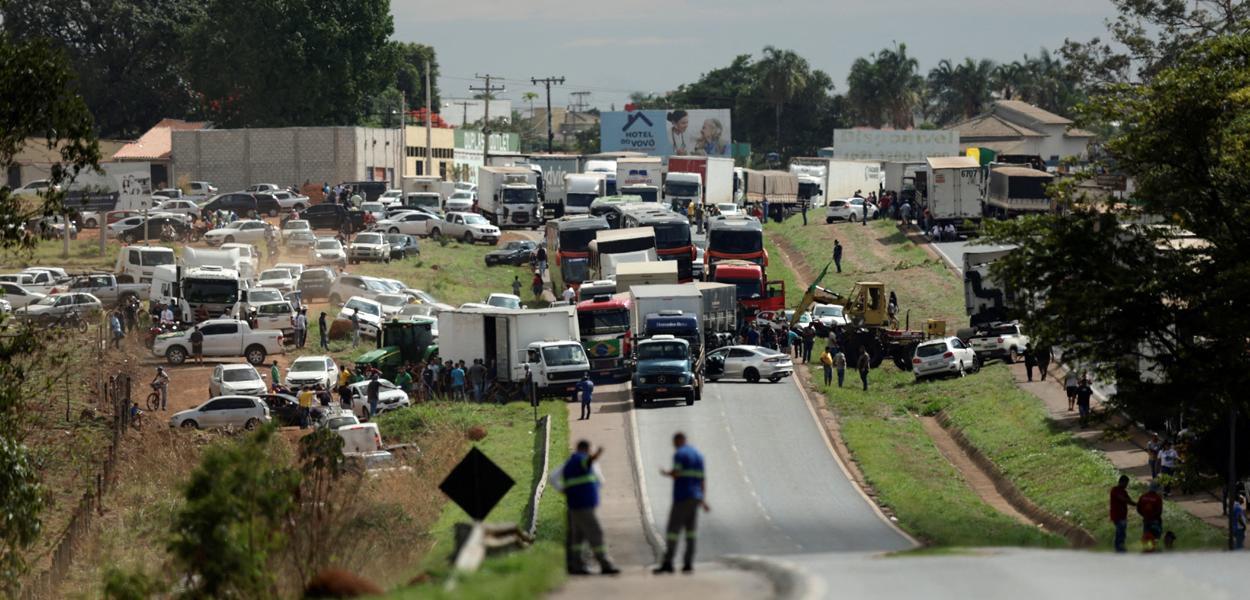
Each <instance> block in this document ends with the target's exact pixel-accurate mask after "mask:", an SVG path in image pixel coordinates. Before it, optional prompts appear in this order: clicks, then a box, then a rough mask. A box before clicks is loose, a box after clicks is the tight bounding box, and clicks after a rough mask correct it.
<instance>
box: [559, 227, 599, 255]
mask: <svg viewBox="0 0 1250 600" xmlns="http://www.w3.org/2000/svg"><path fill="white" fill-rule="evenodd" d="M598 232H599V230H598V229H591V228H586V229H565V230H563V231H561V232H560V250H563V251H566V252H585V251H586V248H587V247H589V246H590V242H592V241H594V239H595V234H596V233H598Z"/></svg>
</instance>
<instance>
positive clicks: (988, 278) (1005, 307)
mask: <svg viewBox="0 0 1250 600" xmlns="http://www.w3.org/2000/svg"><path fill="white" fill-rule="evenodd" d="M1015 249H1016V248H1015V246H968V247H966V248H964V262H963V274H964V310H965V312H966V313H967V314H968V324H969V325H970V326H972V327H977V326H978V325H983V324H988V323H998V322H1005V321H1007V320H1008V319H1010V318H1011V316H1010V314H1009V311H1010V310H1011V308H1012V304H1013V303H1014V301H1015V294H1013V293H1012V292H1011V290H1009V289H1006V288H1005V286H1003V285H1002V284H1001V283H1000V282H999V281H998V280H997V279H996V278H994V277H993V275H992V274H991V273H990V266H991V265H993V264H994V261H996V260H998V259H1000V258H1002V257H1004V256H1007V255H1008V254H1011V252H1012V251H1013V250H1015Z"/></svg>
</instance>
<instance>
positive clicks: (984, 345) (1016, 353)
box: [968, 321, 1029, 363]
mask: <svg viewBox="0 0 1250 600" xmlns="http://www.w3.org/2000/svg"><path fill="white" fill-rule="evenodd" d="M968 345H969V346H971V347H972V350H973V352H976V353H977V356H979V357H981V359H982V360H984V359H986V358H1001V359H1003V361H1005V362H1008V363H1014V362H1016V361H1017V360H1019V358H1020V356H1021V355H1022V354H1024V347H1025V346H1028V345H1029V336H1027V335H1024V331H1023V330H1022V329H1021V328H1020V324H1019V323H1016V322H1014V321H1013V322H1011V323H992V324H989V325H985V326H983V327H978V328H977V329H976V331H975V333H973V334H972V336H971V337H969V338H968Z"/></svg>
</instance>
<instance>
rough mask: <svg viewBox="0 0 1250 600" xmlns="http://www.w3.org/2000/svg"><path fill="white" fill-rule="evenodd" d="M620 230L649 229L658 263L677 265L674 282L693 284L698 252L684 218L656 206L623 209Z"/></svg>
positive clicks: (626, 206) (644, 205) (632, 206)
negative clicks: (652, 236) (665, 261)
mask: <svg viewBox="0 0 1250 600" xmlns="http://www.w3.org/2000/svg"><path fill="white" fill-rule="evenodd" d="M622 214H623V217H624V218H623V223H622V227H650V228H651V229H654V230H655V253H656V254H657V255H658V257H659V259H660V260H672V261H677V281H678V282H680V283H690V282H691V281H694V259H695V256H696V255H697V251H696V250H695V248H694V241H693V239H692V238H691V236H690V223H689V222H688V221H687V220H686V217H685V216H683V215H679V214H677V213H675V212H673V211H671V210H668V209H666V208H663V207H660V206H657V205H655V204H642V205H625V206H623V210H622Z"/></svg>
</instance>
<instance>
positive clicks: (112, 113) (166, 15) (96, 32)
mask: <svg viewBox="0 0 1250 600" xmlns="http://www.w3.org/2000/svg"><path fill="white" fill-rule="evenodd" d="M201 16H202V7H201V3H200V2H198V1H193V0H110V1H109V2H83V1H82V0H8V1H6V2H4V3H2V4H0V17H2V18H3V27H4V30H5V31H7V32H9V33H10V35H12V36H13V37H14V38H15V39H18V40H24V39H43V40H46V41H47V42H48V43H50V44H51V45H52V46H53V47H55V48H59V49H61V50H64V52H65V54H66V55H67V56H68V57H69V61H70V64H71V66H72V67H73V70H74V72H75V73H76V75H77V76H76V80H77V81H76V84H77V87H78V90H79V91H80V93H81V94H82V96H83V98H84V99H85V100H86V102H87V106H88V107H89V108H90V109H91V113H92V114H93V115H94V116H95V122H96V127H97V128H98V131H99V133H100V134H101V135H103V136H106V137H118V138H130V139H133V138H136V137H138V136H139V135H140V134H142V133H143V132H144V131H146V130H147V129H148V128H149V127H151V126H152V125H153V124H155V123H156V122H157V121H159V120H161V119H162V118H164V117H168V116H182V115H185V114H186V113H187V111H188V110H189V109H190V108H192V106H193V105H194V98H193V96H192V94H191V89H190V87H189V86H188V85H187V81H186V79H185V77H184V76H183V73H182V71H181V69H180V65H179V63H178V61H177V60H176V57H178V56H180V55H181V54H182V52H183V47H182V44H181V40H180V37H179V32H180V30H181V29H182V27H183V26H184V24H186V23H191V22H195V21H198V20H199V19H200V18H201Z"/></svg>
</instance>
